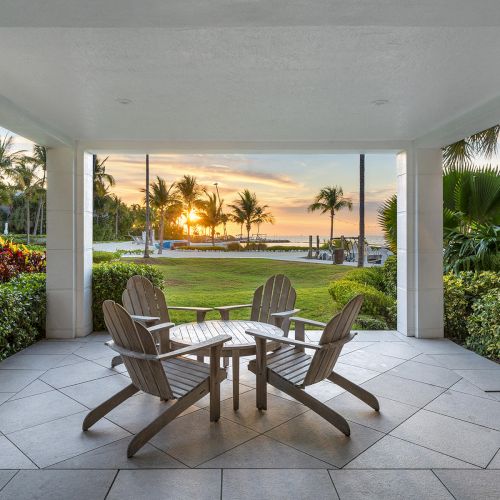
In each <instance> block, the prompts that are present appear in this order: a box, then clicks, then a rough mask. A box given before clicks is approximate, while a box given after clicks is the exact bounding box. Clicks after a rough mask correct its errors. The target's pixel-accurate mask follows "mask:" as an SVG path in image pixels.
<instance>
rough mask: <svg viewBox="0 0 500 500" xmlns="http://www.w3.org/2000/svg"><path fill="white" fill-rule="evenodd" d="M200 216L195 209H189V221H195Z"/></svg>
mask: <svg viewBox="0 0 500 500" xmlns="http://www.w3.org/2000/svg"><path fill="white" fill-rule="evenodd" d="M199 218H200V216H199V215H198V213H197V212H196V210H194V209H193V210H191V212H189V213H188V219H189V221H190V222H194V221H197V220H198V219H199Z"/></svg>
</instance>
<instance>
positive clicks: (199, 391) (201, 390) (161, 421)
mask: <svg viewBox="0 0 500 500" xmlns="http://www.w3.org/2000/svg"><path fill="white" fill-rule="evenodd" d="M208 389H209V386H208V381H206V382H205V383H204V384H202V385H200V386H198V387H197V388H196V389H193V390H192V391H191V392H189V393H187V394H186V395H185V396H183V397H182V398H180V399H178V400H177V402H176V403H174V404H172V406H170V407H169V408H167V409H166V410H165V411H164V412H163V413H162V414H161V415H159V416H158V417H156V418H155V419H154V420H153V421H152V422H151V423H150V424H149V425H147V426H146V427H144V429H142V430H141V431H139V432H138V433H137V434H136V435H135V436H134V437H133V439H132V441H130V443H129V445H128V448H127V457H128V458H131V457H133V456H134V455H135V454H136V453H137V451H139V450H140V449H141V448H142V447H143V446H144V445H145V444H146V443H147V442H148V441H149V440H150V439H151V438H152V437H153V436H154V435H155V434H158V432H160V431H161V430H162V429H163V427H165V426H166V425H167V424H168V423H170V422H171V421H172V420H174V418H175V417H177V416H178V415H180V414H181V413H182V412H183V411H184V410H186V409H187V408H189V407H190V406H191V405H192V404H194V403H196V401H198V400H199V399H201V398H202V397H203V396H205V395H206V394H207V392H208Z"/></svg>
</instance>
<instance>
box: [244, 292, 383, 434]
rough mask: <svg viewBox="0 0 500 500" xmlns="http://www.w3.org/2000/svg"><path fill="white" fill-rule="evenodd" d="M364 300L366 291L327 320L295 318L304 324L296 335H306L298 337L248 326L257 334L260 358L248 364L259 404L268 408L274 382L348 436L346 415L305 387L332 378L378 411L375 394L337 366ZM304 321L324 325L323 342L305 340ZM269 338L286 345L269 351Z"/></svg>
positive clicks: (262, 408) (349, 431)
mask: <svg viewBox="0 0 500 500" xmlns="http://www.w3.org/2000/svg"><path fill="white" fill-rule="evenodd" d="M362 304H363V296H362V295H358V296H357V297H354V298H353V299H352V300H351V301H350V302H349V303H348V304H347V305H346V306H345V307H344V309H342V311H341V312H340V313H338V314H337V315H336V316H335V317H333V318H332V319H331V320H330V321H329V322H328V323H326V324H325V323H320V322H318V321H310V320H307V319H304V318H291V320H292V321H294V322H295V323H296V324H300V325H301V328H299V329H298V331H296V336H298V337H302V338H296V339H295V340H293V339H289V338H284V337H278V336H275V335H269V334H266V333H262V332H259V331H254V330H248V331H247V332H246V333H248V334H249V335H253V336H254V337H255V340H256V344H257V356H256V359H255V360H252V361H250V363H249V364H248V369H249V370H250V371H252V372H253V373H255V374H256V375H257V387H256V389H257V391H256V392H257V401H256V403H257V408H259V409H261V410H266V409H267V386H266V384H271V385H273V386H274V387H276V388H277V389H279V390H281V391H283V392H285V393H287V394H288V395H289V396H291V397H293V398H294V399H296V400H297V401H299V402H301V403H303V404H305V405H306V406H308V407H309V408H310V409H311V410H313V411H314V412H316V413H317V414H318V415H320V416H322V417H323V418H324V419H326V420H327V421H328V422H330V423H331V424H332V425H334V426H335V427H337V429H339V430H340V431H342V432H343V433H344V434H345V435H346V436H349V435H350V433H351V430H350V428H349V424H348V423H347V421H346V420H345V419H344V417H342V415H340V414H338V413H337V412H336V411H334V410H332V409H331V408H329V407H328V406H326V405H325V404H323V403H321V402H320V401H318V400H317V399H315V398H314V397H312V396H311V395H309V394H307V392H305V391H304V390H303V389H304V388H305V387H307V386H309V385H312V384H316V383H317V382H321V381H322V380H325V379H328V380H329V381H330V382H333V383H334V384H337V385H339V386H340V387H342V388H343V389H345V390H346V391H348V392H350V393H351V394H352V395H354V396H356V397H357V398H359V399H361V400H362V401H364V402H365V403H366V404H367V405H369V406H371V407H372V408H373V409H374V410H376V411H378V410H379V409H380V406H379V402H378V400H377V398H376V397H375V396H374V395H373V394H370V393H369V392H368V391H366V390H365V389H363V388H362V387H360V386H358V385H356V384H354V383H353V382H351V381H350V380H348V379H346V378H344V377H342V376H341V375H339V374H338V373H335V371H334V370H333V368H334V366H335V363H336V362H337V359H338V357H339V356H340V352H341V351H342V346H343V345H344V344H345V343H346V342H349V341H350V340H352V339H353V337H354V336H355V335H356V334H355V333H350V329H351V326H352V324H353V323H354V320H355V319H356V317H357V315H358V314H359V311H360V309H361V305H362ZM304 324H312V325H315V326H318V325H322V326H323V327H324V330H323V334H322V335H321V338H320V340H319V344H313V343H309V342H304V337H303V332H304ZM266 340H272V341H273V342H279V343H281V344H283V347H281V349H278V350H277V351H275V352H273V353H271V354H269V355H267V354H266ZM304 349H313V350H314V351H315V352H314V355H313V356H311V355H309V354H307V353H305V352H304Z"/></svg>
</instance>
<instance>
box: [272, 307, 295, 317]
mask: <svg viewBox="0 0 500 500" xmlns="http://www.w3.org/2000/svg"><path fill="white" fill-rule="evenodd" d="M299 311H300V309H292V310H291V311H282V312H277V313H271V316H272V317H273V318H288V317H290V316H293V315H294V314H297V313H298V312H299Z"/></svg>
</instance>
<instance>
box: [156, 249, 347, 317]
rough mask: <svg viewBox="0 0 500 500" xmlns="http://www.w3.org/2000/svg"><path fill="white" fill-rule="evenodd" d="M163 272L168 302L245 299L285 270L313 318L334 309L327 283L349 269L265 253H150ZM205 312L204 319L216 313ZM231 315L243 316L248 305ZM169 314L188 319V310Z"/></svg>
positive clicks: (218, 303)
mask: <svg viewBox="0 0 500 500" xmlns="http://www.w3.org/2000/svg"><path fill="white" fill-rule="evenodd" d="M151 263H153V264H154V265H156V266H157V267H158V268H159V269H161V271H162V273H163V275H164V276H165V286H164V289H165V293H166V296H167V301H168V303H169V304H170V305H186V306H204V307H213V306H222V305H230V304H245V303H248V302H251V300H252V295H253V292H254V290H255V289H256V288H257V287H258V286H260V285H261V284H262V283H264V281H265V280H266V279H267V278H268V277H269V276H271V275H273V274H279V273H282V274H285V275H287V276H288V277H289V278H290V280H291V281H292V284H293V286H294V287H295V289H296V290H297V308H299V309H301V312H300V315H301V316H305V317H308V318H311V319H315V320H318V321H327V320H328V319H330V318H331V316H332V314H333V312H334V309H333V302H332V299H331V298H330V296H329V294H328V284H329V283H330V282H331V281H333V280H335V279H339V278H340V277H341V276H342V275H343V274H344V273H345V272H347V271H348V270H349V268H348V267H345V266H335V265H322V264H302V263H296V262H282V261H276V260H267V259H205V258H203V259H193V258H191V259H165V258H163V259H154V260H153V259H152V261H151ZM217 317H218V315H217V314H216V313H210V315H209V318H210V319H216V318H217ZM232 317H233V318H235V319H238V318H241V319H243V318H248V310H246V311H245V310H242V311H234V313H233V315H232ZM172 320H173V321H175V322H176V323H177V322H181V321H194V319H193V315H190V314H189V313H178V312H173V313H172Z"/></svg>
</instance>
